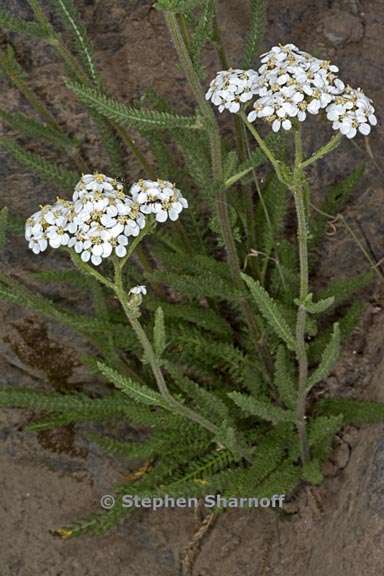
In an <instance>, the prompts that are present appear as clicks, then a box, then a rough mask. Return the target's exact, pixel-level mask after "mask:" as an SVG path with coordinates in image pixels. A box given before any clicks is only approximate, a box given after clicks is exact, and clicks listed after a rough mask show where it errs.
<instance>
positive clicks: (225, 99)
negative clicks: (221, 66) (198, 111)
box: [205, 68, 259, 113]
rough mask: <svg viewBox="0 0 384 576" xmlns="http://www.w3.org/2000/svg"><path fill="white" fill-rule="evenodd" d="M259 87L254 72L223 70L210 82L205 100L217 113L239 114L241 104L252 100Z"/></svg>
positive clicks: (256, 74)
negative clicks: (212, 105) (216, 108)
mask: <svg viewBox="0 0 384 576" xmlns="http://www.w3.org/2000/svg"><path fill="white" fill-rule="evenodd" d="M258 87H259V75H258V73H257V72H255V71H254V70H238V69H236V70H233V69H232V68H231V69H230V70H224V71H221V72H218V73H217V75H216V78H214V80H212V82H211V85H210V87H209V90H208V92H207V94H206V96H205V97H206V99H207V100H211V102H212V104H214V105H215V106H218V107H219V111H220V112H223V111H224V110H229V111H230V112H232V113H236V112H239V110H240V108H241V104H243V103H244V102H248V101H249V100H252V98H253V97H254V96H255V95H256V94H257V89H258Z"/></svg>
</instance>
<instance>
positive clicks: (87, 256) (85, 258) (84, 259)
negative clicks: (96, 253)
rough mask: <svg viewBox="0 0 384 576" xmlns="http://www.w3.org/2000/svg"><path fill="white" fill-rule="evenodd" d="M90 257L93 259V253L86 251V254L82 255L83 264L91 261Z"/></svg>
mask: <svg viewBox="0 0 384 576" xmlns="http://www.w3.org/2000/svg"><path fill="white" fill-rule="evenodd" d="M90 257H91V253H90V252H88V250H85V252H83V253H82V254H81V259H82V261H83V262H88V260H89V259H90Z"/></svg>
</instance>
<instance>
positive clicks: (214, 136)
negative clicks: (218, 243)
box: [165, 12, 259, 347]
mask: <svg viewBox="0 0 384 576" xmlns="http://www.w3.org/2000/svg"><path fill="white" fill-rule="evenodd" d="M165 20H166V23H167V26H168V29H169V32H170V34H171V37H172V40H173V43H174V45H175V48H176V51H177V53H178V56H179V59H180V63H181V65H182V67H183V70H184V72H185V75H186V77H187V80H188V82H189V85H190V88H191V90H192V93H193V95H194V97H195V100H196V103H197V105H198V107H199V109H200V113H201V115H202V116H203V118H204V119H205V121H206V129H207V131H208V136H209V141H210V148H211V159H212V176H213V182H214V185H215V189H216V195H215V207H216V212H217V217H218V220H219V222H220V227H221V233H222V236H223V240H224V244H225V248H226V251H227V259H228V264H229V267H230V269H231V274H232V277H233V281H234V283H235V286H236V287H237V288H238V289H239V290H243V282H242V279H241V267H240V262H239V257H238V254H237V250H236V244H235V240H234V237H233V233H232V227H231V223H230V219H229V213H228V206H227V198H226V190H225V184H224V181H223V180H224V175H223V162H222V150H221V136H220V131H219V128H218V125H217V121H216V118H215V115H214V113H213V111H212V109H211V107H210V106H209V104H208V103H207V101H206V99H205V96H204V92H203V89H202V86H201V84H200V80H199V77H198V75H197V74H196V71H195V69H194V66H193V63H192V60H191V58H190V55H189V52H188V49H187V47H186V45H185V42H184V38H183V35H182V33H181V31H180V27H179V24H178V21H177V18H176V16H175V15H174V14H172V13H170V12H165ZM240 305H241V308H242V311H243V314H244V317H245V319H246V322H247V324H248V328H249V330H250V334H251V335H252V338H253V339H254V340H255V342H256V343H257V342H258V340H259V330H258V327H257V324H256V321H255V318H254V315H253V311H252V308H251V306H250V305H249V302H248V300H247V299H246V298H245V297H242V298H241V300H240ZM257 347H258V346H257Z"/></svg>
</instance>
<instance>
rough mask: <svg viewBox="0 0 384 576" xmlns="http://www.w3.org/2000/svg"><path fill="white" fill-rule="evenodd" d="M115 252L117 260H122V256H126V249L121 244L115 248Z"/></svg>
mask: <svg viewBox="0 0 384 576" xmlns="http://www.w3.org/2000/svg"><path fill="white" fill-rule="evenodd" d="M115 252H116V255H117V256H118V257H119V258H124V256H125V255H126V254H127V249H126V247H125V246H123V245H122V244H119V245H118V246H116V248H115Z"/></svg>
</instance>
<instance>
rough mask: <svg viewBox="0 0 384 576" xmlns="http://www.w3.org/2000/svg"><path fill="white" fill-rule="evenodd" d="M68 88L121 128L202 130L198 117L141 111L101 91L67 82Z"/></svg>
mask: <svg viewBox="0 0 384 576" xmlns="http://www.w3.org/2000/svg"><path fill="white" fill-rule="evenodd" d="M67 85H68V87H69V88H70V89H71V90H72V92H74V94H76V96H78V98H79V99H80V100H81V101H82V102H84V104H87V105H88V106H89V107H90V108H91V109H92V110H94V111H96V112H97V113H98V114H101V115H102V116H104V117H105V118H108V119H109V120H112V121H113V122H116V123H117V124H119V125H121V126H133V127H137V128H160V129H164V128H169V129H172V128H190V129H200V128H202V123H201V121H200V119H199V118H197V117H193V116H192V117H188V116H179V115H177V114H169V113H167V112H156V111H155V110H140V109H138V108H132V107H130V106H126V105H125V104H122V103H121V102H117V101H116V100H114V99H113V98H108V96H105V95H104V94H102V93H101V92H100V91H98V90H95V89H93V88H88V87H86V86H83V85H81V84H78V83H73V82H67Z"/></svg>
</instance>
